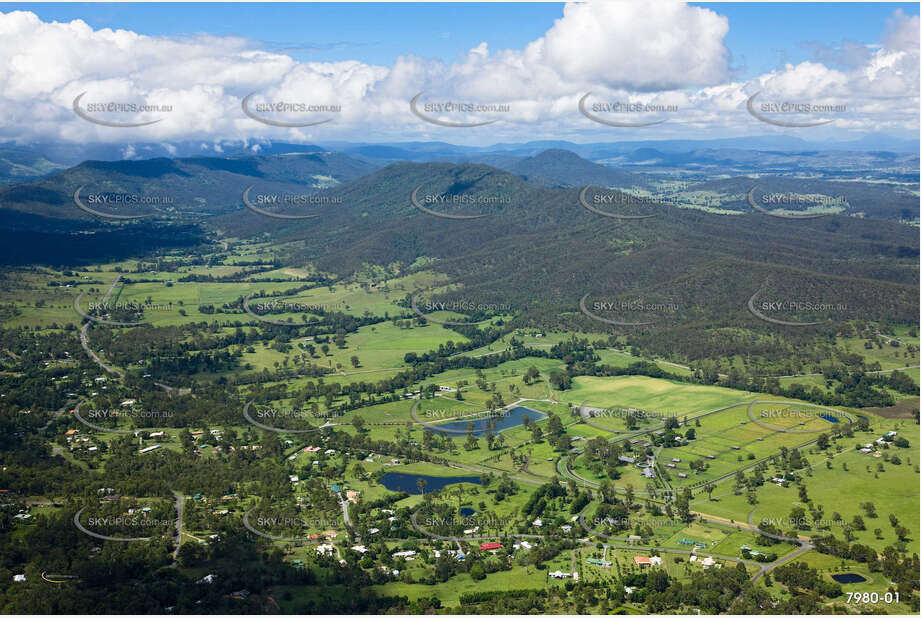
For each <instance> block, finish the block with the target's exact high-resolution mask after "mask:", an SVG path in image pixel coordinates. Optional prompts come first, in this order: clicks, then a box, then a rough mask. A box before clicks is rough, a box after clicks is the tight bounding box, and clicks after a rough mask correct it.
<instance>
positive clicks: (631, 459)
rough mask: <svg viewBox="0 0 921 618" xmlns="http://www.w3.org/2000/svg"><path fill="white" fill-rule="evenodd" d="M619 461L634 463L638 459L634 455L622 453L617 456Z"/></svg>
mask: <svg viewBox="0 0 921 618" xmlns="http://www.w3.org/2000/svg"><path fill="white" fill-rule="evenodd" d="M617 461H622V462H624V463H627V464H632V463H634V462H635V461H636V459H635V458H633V457H627V456H626V455H620V456H619V457H618V458H617Z"/></svg>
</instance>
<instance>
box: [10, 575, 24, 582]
mask: <svg viewBox="0 0 921 618" xmlns="http://www.w3.org/2000/svg"><path fill="white" fill-rule="evenodd" d="M13 581H14V582H24V581H26V575H25V573H18V574H16V575H13Z"/></svg>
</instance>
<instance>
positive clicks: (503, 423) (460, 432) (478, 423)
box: [426, 406, 547, 437]
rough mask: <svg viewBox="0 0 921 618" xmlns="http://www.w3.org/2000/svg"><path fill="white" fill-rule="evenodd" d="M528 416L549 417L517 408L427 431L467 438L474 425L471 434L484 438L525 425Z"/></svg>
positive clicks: (434, 426)
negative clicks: (469, 429) (471, 426)
mask: <svg viewBox="0 0 921 618" xmlns="http://www.w3.org/2000/svg"><path fill="white" fill-rule="evenodd" d="M526 416H527V417H528V418H529V419H531V420H532V421H539V420H542V419H545V418H547V415H546V414H544V413H543V412H538V411H537V410H532V409H531V408H526V407H524V406H515V407H514V408H512V409H511V410H509V411H508V412H505V413H500V412H496V413H495V414H494V415H490V416H479V417H471V418H470V419H469V420H462V421H451V422H450V423H444V424H442V425H428V426H426V430H427V431H434V432H435V433H440V434H442V435H445V436H451V437H457V436H466V435H467V433H468V428H467V426H468V425H469V424H470V423H473V430H472V431H470V432H469V433H472V434H473V435H475V436H484V435H486V434H487V433H489V432H490V431H492V433H494V434H497V433H499V432H500V431H503V430H505V429H511V428H512V427H518V426H519V425H524V417H526Z"/></svg>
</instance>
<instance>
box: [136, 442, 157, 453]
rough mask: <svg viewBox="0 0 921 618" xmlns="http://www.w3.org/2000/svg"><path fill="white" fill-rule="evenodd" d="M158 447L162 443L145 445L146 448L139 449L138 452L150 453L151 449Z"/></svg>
mask: <svg viewBox="0 0 921 618" xmlns="http://www.w3.org/2000/svg"><path fill="white" fill-rule="evenodd" d="M158 448H160V445H159V444H152V445H150V446H145V447H144V448H142V449H141V450H139V451H138V453H139V454H144V453H149V452H150V451H155V450H157V449H158Z"/></svg>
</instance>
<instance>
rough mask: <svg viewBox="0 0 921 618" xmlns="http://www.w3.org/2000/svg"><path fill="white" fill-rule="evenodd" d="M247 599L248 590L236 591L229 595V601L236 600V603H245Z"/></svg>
mask: <svg viewBox="0 0 921 618" xmlns="http://www.w3.org/2000/svg"><path fill="white" fill-rule="evenodd" d="M247 597H249V590H245V589H244V590H237V591H236V592H231V593H230V598H231V599H237V600H238V601H245V600H246V599H247Z"/></svg>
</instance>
